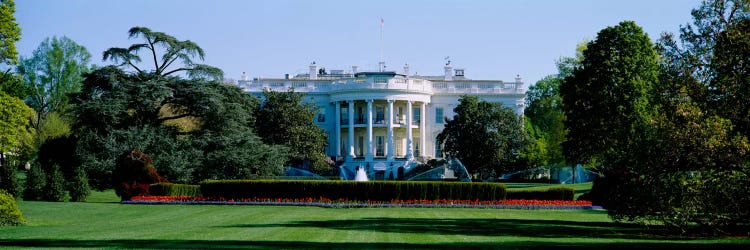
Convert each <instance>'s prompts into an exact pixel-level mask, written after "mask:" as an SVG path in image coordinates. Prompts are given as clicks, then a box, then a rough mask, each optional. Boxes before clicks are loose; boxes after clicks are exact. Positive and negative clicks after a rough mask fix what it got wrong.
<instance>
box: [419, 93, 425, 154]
mask: <svg viewBox="0 0 750 250" xmlns="http://www.w3.org/2000/svg"><path fill="white" fill-rule="evenodd" d="M419 116H420V117H419V156H422V157H424V156H425V155H427V154H426V152H427V150H426V149H427V147H426V146H427V145H426V143H425V142H426V139H427V126H425V125H427V103H424V102H422V107H421V108H420V111H419Z"/></svg>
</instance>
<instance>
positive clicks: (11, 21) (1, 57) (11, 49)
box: [0, 0, 21, 65]
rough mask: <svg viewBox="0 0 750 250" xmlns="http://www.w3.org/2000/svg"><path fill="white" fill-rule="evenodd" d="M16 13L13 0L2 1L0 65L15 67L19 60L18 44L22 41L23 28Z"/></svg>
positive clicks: (0, 14) (0, 12)
mask: <svg viewBox="0 0 750 250" xmlns="http://www.w3.org/2000/svg"><path fill="white" fill-rule="evenodd" d="M15 12H16V3H15V2H14V1H13V0H0V64H7V65H13V64H16V62H17V60H18V51H17V50H16V42H18V40H21V28H20V27H18V23H16V18H15V17H14V16H13V14H14V13H15Z"/></svg>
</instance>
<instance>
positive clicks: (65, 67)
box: [18, 36, 91, 130]
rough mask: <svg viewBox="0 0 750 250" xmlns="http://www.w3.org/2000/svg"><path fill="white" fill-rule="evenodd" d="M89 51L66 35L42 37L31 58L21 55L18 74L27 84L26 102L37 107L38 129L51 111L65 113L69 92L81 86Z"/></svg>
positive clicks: (36, 124) (36, 125) (87, 67)
mask: <svg viewBox="0 0 750 250" xmlns="http://www.w3.org/2000/svg"><path fill="white" fill-rule="evenodd" d="M90 58H91V54H89V52H88V51H87V50H86V48H85V47H83V46H81V45H78V44H77V43H76V42H74V41H73V40H71V39H70V38H68V37H65V36H63V37H62V38H59V39H58V38H57V37H52V38H47V39H45V40H44V41H43V42H42V43H41V44H39V47H37V49H36V50H34V54H33V55H32V56H31V57H30V58H21V64H20V65H19V66H18V74H19V75H21V76H22V77H23V81H24V82H25V83H26V84H27V85H28V86H29V90H30V92H31V93H30V95H29V97H28V98H27V102H28V104H29V106H31V107H32V108H33V109H34V111H36V115H37V119H36V121H35V124H34V127H35V128H36V129H37V130H39V129H40V127H41V124H42V123H43V122H44V121H45V120H46V118H47V115H48V114H50V113H58V114H65V113H66V112H67V110H68V106H69V100H68V95H69V94H71V93H75V92H78V91H80V90H81V83H82V82H83V74H84V73H86V72H88V71H89V66H88V63H89V60H90Z"/></svg>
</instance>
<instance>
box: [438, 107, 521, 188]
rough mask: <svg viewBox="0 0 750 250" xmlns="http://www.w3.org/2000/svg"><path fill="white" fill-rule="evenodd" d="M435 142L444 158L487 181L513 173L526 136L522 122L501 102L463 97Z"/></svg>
mask: <svg viewBox="0 0 750 250" xmlns="http://www.w3.org/2000/svg"><path fill="white" fill-rule="evenodd" d="M453 111H454V112H455V113H456V116H455V117H454V118H453V119H451V120H448V121H447V122H446V124H445V128H444V129H443V131H442V132H440V134H438V136H437V140H438V142H439V144H440V147H442V149H443V152H445V154H446V155H449V156H452V157H456V158H458V159H459V160H461V162H463V164H464V165H465V166H466V169H467V170H468V171H469V173H471V174H473V175H478V176H479V178H481V179H487V178H490V177H493V175H494V176H497V175H499V174H503V173H506V172H509V171H512V170H516V168H517V167H518V166H515V165H514V164H516V163H515V161H516V160H517V157H518V155H517V153H516V152H518V151H519V150H521V149H522V148H523V147H524V146H526V143H528V140H529V139H528V137H527V135H526V133H525V132H524V130H523V126H522V123H521V119H520V117H519V116H518V115H516V114H515V112H513V110H511V109H510V108H508V107H505V106H503V105H502V104H500V103H493V102H487V101H484V100H479V98H478V97H476V96H468V95H465V96H462V97H461V98H460V99H459V104H458V106H456V108H455V109H454V110H453Z"/></svg>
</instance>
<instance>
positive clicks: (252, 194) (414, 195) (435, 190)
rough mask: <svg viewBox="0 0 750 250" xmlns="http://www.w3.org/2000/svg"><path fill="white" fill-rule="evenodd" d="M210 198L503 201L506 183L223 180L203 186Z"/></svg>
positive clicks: (203, 184)
mask: <svg viewBox="0 0 750 250" xmlns="http://www.w3.org/2000/svg"><path fill="white" fill-rule="evenodd" d="M200 189H201V193H202V194H203V196H204V197H208V198H224V199H242V198H270V199H276V198H287V199H303V198H327V199H331V200H351V201H392V200H441V199H446V200H503V199H505V185H503V184H499V183H471V182H421V181H398V182H396V181H366V182H355V181H293V180H221V181H206V182H203V183H201V185H200Z"/></svg>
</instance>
